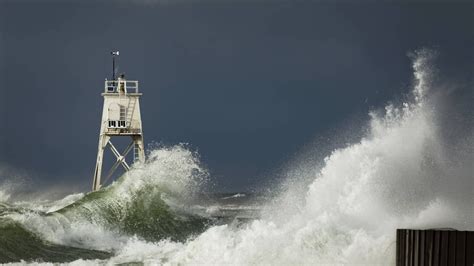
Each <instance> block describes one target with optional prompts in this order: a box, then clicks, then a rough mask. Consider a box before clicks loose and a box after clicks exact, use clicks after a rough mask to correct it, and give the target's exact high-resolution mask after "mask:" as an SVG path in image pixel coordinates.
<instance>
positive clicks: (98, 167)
mask: <svg viewBox="0 0 474 266" xmlns="http://www.w3.org/2000/svg"><path fill="white" fill-rule="evenodd" d="M109 140H110V137H109V136H107V135H101V136H100V137H99V147H98V149H97V160H96V164H95V172H94V181H93V183H92V191H96V190H99V189H100V179H101V176H102V162H103V160H104V149H105V147H106V146H107V143H108V142H109Z"/></svg>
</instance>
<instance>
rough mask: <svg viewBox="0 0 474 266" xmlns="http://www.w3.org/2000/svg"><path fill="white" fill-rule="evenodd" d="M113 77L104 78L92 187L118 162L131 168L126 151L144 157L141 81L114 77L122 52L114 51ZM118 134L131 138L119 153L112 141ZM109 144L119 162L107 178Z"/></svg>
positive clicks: (99, 186)
mask: <svg viewBox="0 0 474 266" xmlns="http://www.w3.org/2000/svg"><path fill="white" fill-rule="evenodd" d="M111 54H112V68H113V71H112V78H113V79H112V80H107V79H106V80H105V86H104V92H103V93H102V96H103V97H104V106H103V109H102V121H101V126H100V135H99V146H98V149H97V160H96V166H95V171H94V180H93V183H92V190H93V191H96V190H99V189H100V188H101V186H102V185H103V184H105V183H106V182H107V181H108V180H109V179H110V178H111V177H112V175H113V174H114V172H115V170H117V168H118V167H119V166H122V167H123V169H124V170H125V171H128V170H129V169H130V165H129V164H128V163H127V161H126V156H127V154H128V153H129V152H130V151H132V150H133V162H136V161H140V162H144V161H145V150H144V145H143V131H142V120H141V114H140V101H139V100H140V96H142V93H140V92H138V81H136V80H126V79H125V76H124V75H120V77H118V78H117V79H115V57H116V56H118V55H119V52H118V51H116V52H112V53H111ZM117 137H128V138H131V142H130V144H129V145H128V146H127V148H126V149H125V150H124V151H123V152H122V153H120V152H119V151H118V150H117V148H116V147H115V146H114V145H113V144H112V141H111V139H112V138H117ZM107 147H109V148H110V150H111V151H112V153H113V154H114V155H115V157H116V162H115V163H114V165H113V166H112V167H111V168H110V170H109V171H108V173H107V175H106V176H105V179H103V180H102V163H103V159H104V150H105V149H106V148H107Z"/></svg>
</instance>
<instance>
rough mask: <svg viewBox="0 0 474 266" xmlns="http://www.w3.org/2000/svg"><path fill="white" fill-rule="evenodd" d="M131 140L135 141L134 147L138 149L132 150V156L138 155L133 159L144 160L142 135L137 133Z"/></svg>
mask: <svg viewBox="0 0 474 266" xmlns="http://www.w3.org/2000/svg"><path fill="white" fill-rule="evenodd" d="M132 138H133V142H134V143H135V149H138V150H137V151H134V156H136V155H138V158H135V160H138V161H140V162H142V163H144V162H145V147H144V145H143V135H138V136H133V137H132Z"/></svg>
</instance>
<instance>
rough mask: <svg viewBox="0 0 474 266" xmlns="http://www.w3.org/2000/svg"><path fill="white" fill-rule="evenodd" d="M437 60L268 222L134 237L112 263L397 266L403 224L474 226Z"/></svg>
mask: <svg viewBox="0 0 474 266" xmlns="http://www.w3.org/2000/svg"><path fill="white" fill-rule="evenodd" d="M433 56H434V55H433V52H432V51H429V50H421V51H419V52H417V53H416V54H415V57H414V63H413V68H414V76H415V85H414V89H413V97H412V98H413V99H412V100H411V101H408V102H406V103H404V104H402V105H401V107H396V106H394V105H388V106H387V107H386V109H385V112H384V113H383V114H377V113H375V112H374V113H371V123H370V128H369V132H368V134H366V136H365V137H363V138H362V139H361V140H360V141H359V142H357V143H354V144H352V145H349V146H348V147H346V148H341V149H337V150H334V151H333V152H332V153H331V154H330V155H329V156H327V157H326V158H325V160H324V165H323V167H322V168H321V169H319V170H318V171H316V173H317V174H316V175H314V176H313V177H312V178H313V181H312V183H311V184H310V185H309V186H308V187H306V189H305V193H304V194H303V195H304V196H303V197H302V198H298V196H297V194H298V193H293V194H291V193H289V194H287V195H282V199H284V200H280V201H279V204H278V206H276V207H275V206H271V208H273V209H276V210H275V211H272V210H271V209H270V210H269V211H268V212H266V214H265V216H264V217H263V218H262V219H259V220H255V221H253V222H250V223H249V224H248V225H246V226H243V227H237V228H236V227H232V226H230V225H221V226H214V227H211V228H209V229H208V230H207V231H205V232H204V233H202V234H201V235H199V236H197V237H196V238H194V239H189V240H188V241H187V242H186V243H177V242H172V241H167V240H165V241H161V242H158V243H146V242H143V241H140V240H138V239H132V240H129V241H128V242H127V244H126V245H124V246H123V248H122V249H121V250H120V252H118V253H117V255H116V256H115V257H113V258H112V259H111V260H110V262H111V263H124V262H135V261H142V262H145V263H150V264H154V263H159V264H169V265H175V264H220V265H222V264H237V265H252V264H278V265H292V264H322V263H328V264H338V263H343V264H346V263H347V264H376V265H387V264H394V263H395V257H394V252H395V230H396V228H400V227H411V228H433V227H456V228H458V229H469V230H473V229H474V214H473V212H472V209H471V208H472V206H474V198H473V197H472V194H469V191H471V192H472V183H471V190H469V188H468V189H464V190H460V191H456V190H453V189H446V187H445V185H446V184H447V183H449V182H456V181H457V180H463V181H464V182H461V183H462V184H464V186H469V180H471V181H472V176H470V174H467V175H468V176H467V177H466V174H465V173H468V172H469V169H468V170H467V171H464V170H459V168H464V167H466V165H465V164H463V163H459V164H457V165H456V166H452V165H451V164H450V161H449V160H448V158H445V156H444V151H443V145H442V144H441V140H440V138H439V136H438V132H437V125H436V122H435V119H434V115H433V112H435V108H434V106H432V103H431V102H430V99H429V98H430V97H429V95H430V89H432V86H434V85H433V82H432V80H431V79H432V78H433V76H434V75H433V71H432V69H431V66H432V65H431V64H432V59H433ZM468 142H469V141H468ZM315 165H316V163H315ZM304 172H306V173H313V172H315V171H304ZM459 173H461V174H459ZM463 173H464V174H463ZM458 174H459V175H458ZM471 175H472V173H471ZM458 186H459V185H458ZM288 191H291V189H288ZM300 194H301V193H300ZM459 194H461V195H459ZM297 198H298V199H297ZM459 199H463V200H464V204H460V202H461V201H460V200H459ZM466 200H467V202H465V201H466ZM300 203H301V204H300ZM282 217H283V218H282Z"/></svg>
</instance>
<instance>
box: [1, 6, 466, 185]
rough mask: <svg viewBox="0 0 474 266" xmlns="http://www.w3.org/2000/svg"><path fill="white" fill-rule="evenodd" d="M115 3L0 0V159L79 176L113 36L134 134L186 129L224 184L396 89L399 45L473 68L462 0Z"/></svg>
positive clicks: (405, 63)
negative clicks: (139, 122)
mask: <svg viewBox="0 0 474 266" xmlns="http://www.w3.org/2000/svg"><path fill="white" fill-rule="evenodd" d="M407 2H411V3H407ZM112 3H113V2H112V1H110V2H106V1H65V2H63V3H61V2H60V1H17V2H15V1H2V0H0V23H1V24H0V26H1V28H0V34H1V35H0V38H1V39H0V88H1V89H0V91H1V95H0V114H1V118H0V124H1V126H0V129H1V133H0V137H1V138H0V162H2V164H3V165H8V166H10V167H13V168H15V169H21V170H22V171H25V172H27V173H28V175H29V176H30V178H32V179H34V180H35V182H37V183H38V184H49V183H51V182H53V181H59V182H61V183H69V184H74V187H73V188H74V189H76V190H87V189H89V187H90V184H91V181H92V174H93V169H94V166H95V158H96V152H97V141H98V133H99V122H100V117H101V111H102V97H101V96H100V93H101V91H102V90H103V80H104V79H105V78H110V72H111V58H110V54H109V53H110V51H112V50H120V58H119V72H125V73H126V76H127V77H128V78H130V79H136V80H139V81H140V86H141V88H140V90H141V91H142V92H143V97H142V99H141V107H142V118H143V124H144V133H145V142H146V144H149V143H151V142H159V143H164V144H166V145H173V144H177V143H180V142H185V143H189V144H190V147H191V148H192V149H193V150H198V151H199V153H200V154H201V159H202V161H203V163H204V164H205V165H206V166H207V168H208V169H209V170H210V172H211V174H212V176H213V177H214V179H215V182H216V184H217V190H221V191H245V190H249V189H251V188H252V187H254V186H256V185H257V184H260V183H261V182H263V181H268V179H269V178H272V173H274V172H275V171H277V169H279V168H280V167H281V166H282V165H284V164H285V163H286V162H288V161H289V160H291V159H292V158H293V157H294V156H295V155H296V154H298V153H299V152H300V151H301V150H302V149H303V148H304V147H305V146H306V145H308V144H309V143H312V142H313V141H314V139H317V138H318V137H321V136H324V138H326V137H331V133H330V132H337V129H338V128H344V126H345V125H347V124H352V123H353V121H358V122H357V123H359V121H364V120H367V112H368V111H369V110H371V109H374V108H380V107H382V106H383V105H384V104H385V103H386V102H387V101H390V100H393V99H395V98H397V97H403V95H404V94H405V93H407V91H408V90H409V85H410V83H411V81H412V76H411V75H412V73H411V68H410V59H409V58H408V57H407V53H408V52H410V51H414V50H415V49H418V48H421V47H427V46H428V47H435V48H436V49H438V51H439V52H440V54H441V55H442V63H443V66H442V68H443V73H444V74H446V75H447V76H450V77H451V78H453V79H460V80H463V79H464V80H465V79H469V78H470V77H471V76H472V73H473V72H472V63H473V55H472V54H473V50H472V49H473V25H474V23H473V10H474V8H473V4H469V3H468V1H466V2H457V3H449V2H444V1H441V2H436V3H429V2H428V1H420V2H416V1H414V2H412V1H404V3H396V2H394V1H383V3H375V1H370V2H365V3H364V4H354V3H351V1H337V2H335V3H334V4H330V3H328V2H322V1H295V3H292V2H290V1H258V2H257V1H186V0H182V1H178V2H175V3H173V1H152V0H149V1H133V3H132V1H131V2H128V1H118V2H115V3H114V4H112ZM357 123H356V124H357ZM362 124H363V123H362ZM362 124H360V125H362ZM356 128H357V126H356ZM328 132H329V133H328ZM322 150H323V149H322ZM3 178H6V177H3Z"/></svg>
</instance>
